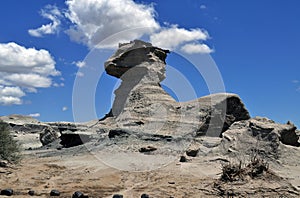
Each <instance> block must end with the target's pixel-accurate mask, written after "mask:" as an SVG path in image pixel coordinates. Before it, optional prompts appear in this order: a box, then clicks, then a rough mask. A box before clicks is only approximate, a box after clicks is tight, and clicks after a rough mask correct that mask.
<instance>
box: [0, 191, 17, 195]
mask: <svg viewBox="0 0 300 198" xmlns="http://www.w3.org/2000/svg"><path fill="white" fill-rule="evenodd" d="M13 194H14V191H13V190H12V189H4V190H1V192H0V195H5V196H12V195H13Z"/></svg>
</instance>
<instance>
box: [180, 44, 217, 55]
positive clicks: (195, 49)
mask: <svg viewBox="0 0 300 198" xmlns="http://www.w3.org/2000/svg"><path fill="white" fill-rule="evenodd" d="M181 51H183V52H185V53H187V54H210V53H212V52H213V50H212V49H210V48H209V47H208V46H207V45H206V44H195V43H189V44H186V45H184V46H182V47H181Z"/></svg>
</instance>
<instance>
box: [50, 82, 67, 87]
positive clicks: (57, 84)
mask: <svg viewBox="0 0 300 198" xmlns="http://www.w3.org/2000/svg"><path fill="white" fill-rule="evenodd" d="M64 86H65V83H62V82H61V83H53V87H64Z"/></svg>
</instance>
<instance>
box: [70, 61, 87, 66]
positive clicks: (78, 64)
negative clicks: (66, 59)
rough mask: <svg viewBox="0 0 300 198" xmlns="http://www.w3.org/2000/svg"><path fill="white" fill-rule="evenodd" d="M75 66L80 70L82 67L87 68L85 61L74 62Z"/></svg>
mask: <svg viewBox="0 0 300 198" xmlns="http://www.w3.org/2000/svg"><path fill="white" fill-rule="evenodd" d="M73 64H74V65H76V66H77V67H79V68H82V67H84V66H86V63H85V62H84V61H77V62H73Z"/></svg>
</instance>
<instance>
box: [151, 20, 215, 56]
mask: <svg viewBox="0 0 300 198" xmlns="http://www.w3.org/2000/svg"><path fill="white" fill-rule="evenodd" d="M208 38H209V35H208V33H207V32H206V31H205V30H202V29H199V28H198V29H191V30H187V29H184V28H179V27H178V26H177V25H173V26H172V27H169V28H163V29H162V30H161V31H160V32H158V33H156V34H153V35H151V36H150V42H151V43H152V44H153V45H156V46H159V47H162V48H165V49H170V50H173V49H175V48H176V47H177V46H179V45H182V44H184V43H186V42H191V41H197V40H207V39H208Z"/></svg>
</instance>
